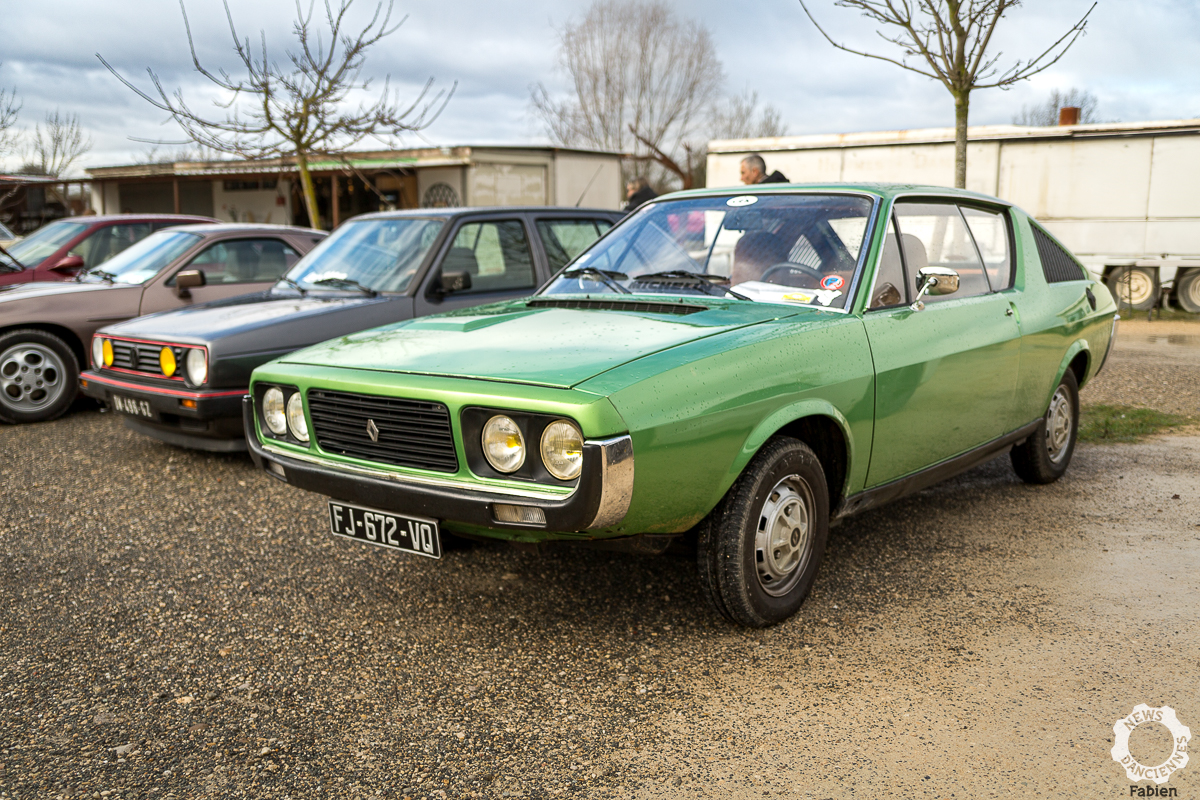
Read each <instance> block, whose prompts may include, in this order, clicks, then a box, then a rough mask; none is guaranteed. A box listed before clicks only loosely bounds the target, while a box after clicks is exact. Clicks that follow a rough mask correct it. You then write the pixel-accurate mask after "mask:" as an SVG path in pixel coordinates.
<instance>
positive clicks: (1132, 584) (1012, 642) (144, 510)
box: [0, 326, 1200, 800]
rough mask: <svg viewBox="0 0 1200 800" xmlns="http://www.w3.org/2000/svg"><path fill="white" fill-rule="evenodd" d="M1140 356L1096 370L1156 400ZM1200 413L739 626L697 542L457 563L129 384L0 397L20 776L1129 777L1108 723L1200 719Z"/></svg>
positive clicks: (583, 782)
mask: <svg viewBox="0 0 1200 800" xmlns="http://www.w3.org/2000/svg"><path fill="white" fill-rule="evenodd" d="M1128 327H1130V326H1126V327H1125V328H1123V333H1125V332H1127V331H1128ZM1197 330H1198V332H1200V329H1197ZM1135 338H1136V337H1131V339H1130V341H1131V342H1132V341H1134V339H1135ZM1119 355H1120V357H1114V359H1113V360H1112V361H1111V362H1110V364H1109V367H1108V370H1109V372H1108V373H1107V374H1106V375H1104V376H1103V377H1102V378H1101V381H1103V383H1100V382H1098V383H1097V386H1096V389H1097V390H1101V389H1102V390H1103V392H1107V394H1105V395H1104V402H1133V403H1135V404H1140V403H1137V400H1136V399H1135V398H1137V397H1139V396H1144V395H1145V392H1146V385H1145V384H1146V380H1148V379H1147V378H1146V375H1147V374H1149V373H1148V372H1146V368H1145V364H1144V361H1145V359H1144V358H1139V357H1138V356H1137V354H1136V353H1134V352H1133V351H1132V350H1130V351H1128V352H1125V351H1123V354H1119ZM1126 355H1128V357H1126ZM1185 360H1186V359H1185ZM1139 369H1140V370H1142V372H1141V373H1139V372H1138V370H1139ZM1154 374H1155V375H1159V373H1158V372H1155V373H1154ZM1161 375H1162V376H1164V377H1160V378H1157V379H1159V380H1164V379H1165V380H1168V381H1172V380H1177V379H1179V378H1178V376H1180V375H1184V376H1186V375H1192V376H1193V377H1192V378H1191V379H1190V380H1194V378H1195V375H1196V373H1194V372H1188V371H1187V370H1180V369H1175V370H1165V371H1162V372H1161ZM1139 376H1140V377H1139ZM1195 390H1196V385H1195V384H1190V385H1189V384H1186V383H1185V384H1182V385H1181V386H1180V391H1195ZM1155 391H1160V390H1159V389H1158V386H1155ZM1090 392H1091V390H1085V392H1084V400H1085V401H1087V400H1088V399H1089V397H1090V396H1091V394H1090ZM1121 398H1126V399H1125V400H1122V399H1121ZM1180 410H1183V411H1186V410H1187V409H1180ZM1188 413H1195V411H1194V407H1193V410H1192V411H1190V412H1188ZM1196 433H1197V432H1196V431H1194V430H1193V431H1191V432H1184V433H1181V434H1175V435H1170V436H1160V437H1157V438H1155V439H1152V440H1150V441H1148V442H1144V443H1142V444H1138V445H1115V446H1086V445H1085V446H1081V447H1080V448H1079V449H1078V450H1077V452H1076V455H1075V462H1074V464H1073V465H1072V467H1071V470H1070V471H1069V472H1068V474H1067V476H1066V478H1064V479H1063V480H1062V481H1060V482H1059V483H1057V484H1054V485H1052V486H1048V487H1037V488H1033V487H1028V486H1025V485H1024V484H1021V483H1020V482H1018V480H1017V479H1016V477H1015V476H1014V475H1013V474H1012V471H1011V469H1010V468H1009V466H1008V462H1007V459H1006V458H1004V459H998V460H996V461H993V462H991V463H990V464H986V465H984V466H982V467H979V468H977V469H975V470H973V471H971V472H970V473H968V474H966V475H964V476H962V477H960V478H958V479H956V480H953V481H950V482H947V483H944V484H942V485H940V486H937V487H934V488H933V489H930V490H927V491H926V492H923V493H922V494H920V495H918V496H915V497H913V498H909V499H907V500H905V501H901V502H899V503H897V504H894V505H892V506H890V507H887V508H885V509H882V510H879V511H876V512H873V513H869V514H866V515H863V516H861V517H858V518H855V519H853V520H851V521H849V522H847V523H846V524H843V525H842V526H840V527H839V528H837V529H836V530H835V531H834V532H833V534H832V535H831V538H830V550H829V552H828V555H827V557H826V562H825V565H824V567H823V569H822V575H821V576H820V578H819V579H818V584H817V588H816V590H815V592H814V594H813V595H812V597H811V598H810V600H809V602H808V603H807V604H806V605H805V607H804V608H803V609H802V610H801V612H800V613H799V614H798V615H797V616H796V617H795V618H794V619H792V620H790V621H788V622H787V623H785V624H783V625H780V626H778V627H776V628H772V629H768V630H764V631H744V630H739V629H736V628H733V627H730V626H729V625H726V624H725V623H723V622H722V621H720V620H719V619H718V618H717V617H716V615H715V614H713V613H711V612H710V611H708V610H707V608H705V607H704V603H703V600H702V597H701V593H700V591H699V587H698V585H697V582H696V578H695V570H694V566H693V564H692V561H691V560H690V559H689V558H688V557H686V556H683V555H679V556H673V555H668V556H664V557H660V558H639V557H635V556H627V555H620V554H609V553H602V552H597V551H587V550H579V549H558V550H551V551H548V552H545V553H541V554H538V553H531V552H523V551H518V550H514V549H510V548H508V547H505V546H501V545H477V546H473V547H470V548H467V549H457V550H453V551H451V552H448V553H447V555H446V557H445V558H444V559H443V560H442V561H441V562H432V561H428V560H423V559H420V558H418V557H410V556H402V555H396V554H394V553H390V552H381V551H377V550H375V549H372V548H369V547H366V546H360V545H357V544H355V543H353V542H345V541H341V540H334V539H333V538H332V537H331V536H330V535H329V534H328V532H327V528H326V523H325V516H324V503H323V500H322V499H321V498H319V497H316V496H313V495H308V494H305V493H302V492H300V491H297V490H293V489H291V488H289V487H287V486H284V485H282V484H279V483H278V482H275V481H273V480H270V479H268V478H267V477H265V476H263V475H260V474H258V473H256V472H255V471H254V470H253V468H252V466H251V464H250V462H249V460H248V459H246V458H243V457H233V456H214V455H208V454H199V453H194V452H190V451H185V450H179V449H175V448H172V447H169V446H166V445H162V444H159V443H156V442H153V441H150V440H148V439H145V438H143V437H139V436H136V435H134V434H132V433H130V432H128V431H127V430H125V429H124V428H123V427H122V426H121V425H120V424H119V422H118V421H117V420H115V419H113V418H112V416H111V415H109V414H101V413H99V412H97V411H95V410H88V409H83V410H79V411H76V412H75V413H72V414H70V415H68V416H67V417H65V418H63V419H61V420H58V421H55V422H52V423H47V424H42V425H30V426H23V427H3V428H0V452H2V453H3V456H4V457H3V459H2V460H0V479H2V481H3V486H4V502H3V503H2V504H0V570H2V574H3V578H2V579H0V798H17V797H20V798H57V797H62V798H80V797H106V798H153V799H154V800H162V798H184V797H209V796H211V797H254V798H265V797H272V798H282V797H292V798H302V797H304V798H307V797H337V798H342V797H345V798H374V797H387V798H404V797H410V798H432V797H439V798H440V797H447V798H458V797H489V798H491V797H529V798H535V797H536V798H543V797H546V798H549V797H557V796H577V797H651V796H661V797H720V798H724V797H732V798H750V797H754V798H761V797H813V798H827V797H829V798H842V797H960V798H961V797H992V796H997V797H1000V796H1003V797H1007V796H1013V795H1021V796H1029V797H1039V796H1046V795H1052V794H1057V795H1061V796H1069V797H1116V796H1118V795H1119V796H1124V797H1128V796H1129V781H1128V779H1127V778H1126V776H1125V774H1124V772H1123V770H1122V769H1121V768H1120V767H1119V766H1118V765H1117V764H1115V763H1114V762H1113V761H1112V759H1111V757H1110V755H1109V748H1110V747H1111V746H1112V745H1111V742H1110V740H1111V739H1112V736H1113V732H1112V726H1113V723H1114V722H1115V721H1117V720H1118V719H1120V718H1121V717H1123V716H1125V715H1126V714H1128V713H1130V711H1131V710H1132V709H1133V706H1134V705H1136V704H1137V703H1143V702H1144V703H1148V704H1150V705H1152V706H1155V705H1162V704H1167V705H1170V706H1173V707H1174V708H1175V709H1176V710H1177V711H1178V715H1179V717H1180V719H1181V720H1182V721H1183V722H1184V724H1190V725H1191V726H1192V727H1193V730H1196V731H1198V732H1200V728H1197V727H1196V726H1198V725H1200V694H1198V693H1197V687H1198V686H1200V629H1198V627H1197V625H1196V612H1195V606H1194V600H1195V597H1196V596H1197V592H1198V591H1200V435H1196ZM1160 728H1161V726H1157V727H1156V726H1142V727H1139V728H1138V729H1137V731H1135V733H1134V737H1133V739H1132V740H1131V749H1132V751H1133V754H1134V756H1135V757H1137V758H1139V760H1141V761H1142V762H1143V763H1146V764H1154V763H1157V762H1158V761H1160V760H1162V757H1163V756H1165V754H1166V753H1167V752H1168V751H1169V747H1170V745H1169V741H1168V738H1167V736H1166V734H1165V729H1160ZM1142 785H1143V786H1149V785H1150V784H1148V783H1143V784H1142ZM1170 786H1171V787H1173V788H1178V789H1179V795H1180V796H1181V797H1189V796H1194V795H1195V794H1196V788H1197V787H1200V765H1197V764H1192V765H1190V766H1189V767H1187V768H1185V769H1183V770H1182V771H1180V772H1179V773H1177V774H1176V775H1174V776H1172V778H1171V781H1170Z"/></svg>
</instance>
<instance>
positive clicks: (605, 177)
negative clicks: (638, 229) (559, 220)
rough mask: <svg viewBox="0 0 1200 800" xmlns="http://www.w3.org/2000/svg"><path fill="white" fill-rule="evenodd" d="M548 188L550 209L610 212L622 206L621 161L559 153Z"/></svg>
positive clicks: (612, 157)
mask: <svg viewBox="0 0 1200 800" xmlns="http://www.w3.org/2000/svg"><path fill="white" fill-rule="evenodd" d="M552 188H553V190H554V191H553V193H552V194H551V197H550V198H549V200H548V202H549V203H550V204H551V205H557V206H575V205H578V206H580V207H586V208H611V209H619V208H621V207H623V206H624V205H625V187H624V184H623V183H622V180H621V160H620V159H619V158H617V157H615V156H590V155H583V154H573V153H559V155H558V157H557V158H556V159H555V160H554V180H553V185H552Z"/></svg>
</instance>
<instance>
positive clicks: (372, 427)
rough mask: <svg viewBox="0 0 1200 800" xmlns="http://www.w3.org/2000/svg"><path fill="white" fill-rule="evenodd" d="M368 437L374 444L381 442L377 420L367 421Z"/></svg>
mask: <svg viewBox="0 0 1200 800" xmlns="http://www.w3.org/2000/svg"><path fill="white" fill-rule="evenodd" d="M367 436H370V437H371V441H372V442H378V441H379V426H378V425H376V424H375V420H373V419H369V420H367Z"/></svg>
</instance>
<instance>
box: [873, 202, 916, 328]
mask: <svg viewBox="0 0 1200 800" xmlns="http://www.w3.org/2000/svg"><path fill="white" fill-rule="evenodd" d="M907 288H908V281H906V280H904V264H903V263H902V262H901V261H900V237H899V235H897V233H896V219H895V217H893V218H892V220H891V222H889V223H888V233H887V236H886V237H885V238H884V240H883V252H882V253H880V254H879V271H878V273H877V274H876V276H875V288H874V290H873V292H874V293H873V294H872V295H871V303H870V305H868V306H867V308H890V307H892V306H898V305H903V304H905V303H907V302H908V292H907Z"/></svg>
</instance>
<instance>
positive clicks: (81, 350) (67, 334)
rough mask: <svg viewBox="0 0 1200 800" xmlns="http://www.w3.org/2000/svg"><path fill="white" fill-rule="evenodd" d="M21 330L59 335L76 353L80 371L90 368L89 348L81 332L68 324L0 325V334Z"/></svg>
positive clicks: (26, 323)
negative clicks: (80, 335)
mask: <svg viewBox="0 0 1200 800" xmlns="http://www.w3.org/2000/svg"><path fill="white" fill-rule="evenodd" d="M20 330H35V331H43V332H44V333H49V334H53V335H54V336H57V337H58V338H60V339H62V340H63V341H64V342H66V343H67V346H68V347H70V348H71V352H72V353H74V354H75V358H77V359H78V360H79V371H80V372H82V371H83V370H85V369H87V368H88V354H87V348H86V347H85V346H84V344H83V342H82V341H80V339H79V334H77V333H75V331H73V330H71V329H70V328H68V327H67V326H66V325H56V324H54V323H52V322H21V323H17V324H14V325H5V326H3V327H0V336H4V335H5V334H8V333H11V332H13V331H20Z"/></svg>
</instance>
